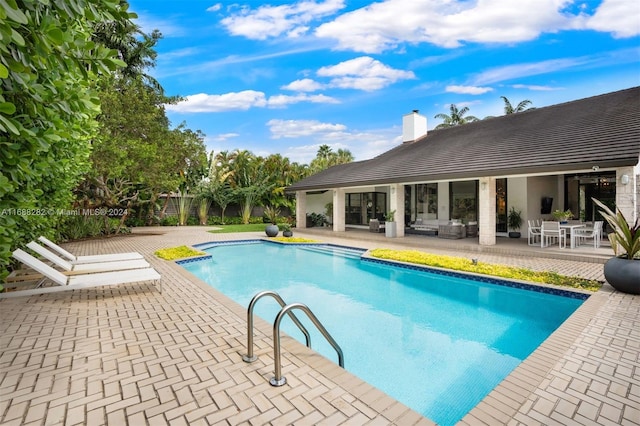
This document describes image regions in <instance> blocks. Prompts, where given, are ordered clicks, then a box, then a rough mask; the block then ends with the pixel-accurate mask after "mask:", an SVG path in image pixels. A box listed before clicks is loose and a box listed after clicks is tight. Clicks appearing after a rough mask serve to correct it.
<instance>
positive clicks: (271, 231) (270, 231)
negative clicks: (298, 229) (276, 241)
mask: <svg viewBox="0 0 640 426" xmlns="http://www.w3.org/2000/svg"><path fill="white" fill-rule="evenodd" d="M279 231H280V229H278V225H273V224H272V225H267V227H266V228H264V232H265V233H266V234H267V237H275V236H277V235H278V232H279Z"/></svg>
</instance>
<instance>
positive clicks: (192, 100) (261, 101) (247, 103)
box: [165, 90, 340, 113]
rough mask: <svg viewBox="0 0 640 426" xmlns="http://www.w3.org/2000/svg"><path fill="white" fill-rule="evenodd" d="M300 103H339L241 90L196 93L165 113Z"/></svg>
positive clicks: (315, 97) (322, 97) (326, 98)
mask: <svg viewBox="0 0 640 426" xmlns="http://www.w3.org/2000/svg"><path fill="white" fill-rule="evenodd" d="M300 102H311V103H323V104H337V103H340V101H338V100H337V99H335V98H332V97H330V96H325V95H321V94H320V95H308V94H306V93H299V94H297V95H294V96H288V95H274V96H270V97H269V98H268V99H267V97H266V96H265V94H264V93H263V92H258V91H255V90H243V91H242V92H230V93H225V94H222V95H207V94H206V93H198V94H196V95H189V96H187V97H185V99H184V100H183V101H181V102H178V103H177V104H175V105H166V106H165V108H166V109H167V111H175V112H181V113H192V112H223V111H246V110H248V109H249V108H252V107H255V108H265V107H269V108H283V107H285V106H287V105H290V104H297V103H300Z"/></svg>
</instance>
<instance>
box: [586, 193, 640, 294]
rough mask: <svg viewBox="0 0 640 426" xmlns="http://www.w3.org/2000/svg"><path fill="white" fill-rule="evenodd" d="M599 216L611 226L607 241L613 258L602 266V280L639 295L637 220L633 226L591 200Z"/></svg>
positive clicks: (622, 217)
mask: <svg viewBox="0 0 640 426" xmlns="http://www.w3.org/2000/svg"><path fill="white" fill-rule="evenodd" d="M592 200H593V202H594V203H596V205H597V206H598V207H600V208H601V209H602V210H600V214H601V215H602V217H603V218H604V219H605V220H606V221H607V223H608V224H609V226H611V229H612V232H610V233H609V235H608V237H609V241H610V242H611V248H612V249H613V253H614V254H615V257H612V258H611V259H609V260H607V263H605V264H604V278H605V279H606V280H607V282H608V283H609V284H611V286H612V287H613V288H615V289H616V290H618V291H622V292H624V293H630V294H640V279H638V277H640V224H638V219H636V223H635V224H634V225H633V226H630V225H629V222H627V219H626V218H625V217H624V215H623V214H622V213H621V212H620V210H619V209H616V212H615V213H614V212H613V211H611V209H610V208H609V207H607V206H605V205H604V204H603V203H602V202H600V201H598V200H596V199H595V198H592Z"/></svg>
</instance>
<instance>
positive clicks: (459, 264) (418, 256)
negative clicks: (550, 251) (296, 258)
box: [369, 249, 602, 291]
mask: <svg viewBox="0 0 640 426" xmlns="http://www.w3.org/2000/svg"><path fill="white" fill-rule="evenodd" d="M369 254H370V255H371V256H373V257H377V258H380V259H389V260H395V261H399V262H406V263H415V264H418V265H426V266H435V267H438V268H446V269H452V270H455V271H465V272H473V273H476V274H483V275H492V276H496V277H502V278H511V279H516V280H523V281H531V282H538V283H545V284H554V285H559V286H565V287H572V288H578V289H582V290H588V291H598V289H600V287H601V286H602V283H600V282H598V281H595V280H587V279H584V278H580V277H569V276H565V275H560V274H557V273H555V272H537V271H532V270H529V269H525V268H514V267H510V266H504V265H492V264H490V263H483V262H477V263H473V261H471V260H469V259H466V258H463V257H453V256H444V255H436V254H430V253H425V252H421V251H417V250H390V249H375V250H371V251H370V252H369Z"/></svg>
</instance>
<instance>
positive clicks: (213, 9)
mask: <svg viewBox="0 0 640 426" xmlns="http://www.w3.org/2000/svg"><path fill="white" fill-rule="evenodd" d="M220 9H222V4H220V3H216V4H214V5H213V6H210V7H208V8H207V12H217V11H219V10H220Z"/></svg>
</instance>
